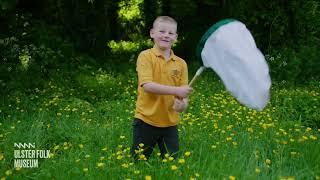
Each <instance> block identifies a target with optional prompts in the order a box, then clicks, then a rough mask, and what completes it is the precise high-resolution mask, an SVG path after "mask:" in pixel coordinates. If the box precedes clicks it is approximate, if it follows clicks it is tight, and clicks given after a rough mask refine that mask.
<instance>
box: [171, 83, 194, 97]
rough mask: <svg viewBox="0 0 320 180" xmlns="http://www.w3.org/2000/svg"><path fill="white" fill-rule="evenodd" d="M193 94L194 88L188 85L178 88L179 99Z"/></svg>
mask: <svg viewBox="0 0 320 180" xmlns="http://www.w3.org/2000/svg"><path fill="white" fill-rule="evenodd" d="M191 92H192V88H191V87H190V86H188V85H185V86H180V87H177V89H176V92H175V93H176V96H178V97H179V98H186V97H188V96H189V94H190V93H191Z"/></svg>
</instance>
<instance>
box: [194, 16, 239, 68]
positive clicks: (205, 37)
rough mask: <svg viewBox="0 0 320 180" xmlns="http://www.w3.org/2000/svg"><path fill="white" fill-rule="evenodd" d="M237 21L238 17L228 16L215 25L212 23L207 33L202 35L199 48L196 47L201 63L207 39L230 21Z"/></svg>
mask: <svg viewBox="0 0 320 180" xmlns="http://www.w3.org/2000/svg"><path fill="white" fill-rule="evenodd" d="M234 21H237V20H236V19H232V18H228V19H223V20H220V21H218V22H217V23H215V24H214V25H212V26H211V27H210V28H209V29H208V30H207V32H206V33H204V34H203V36H202V37H201V39H200V41H199V42H198V45H197V49H196V55H197V58H198V60H199V61H200V63H201V64H203V63H202V58H201V52H202V49H203V47H204V45H205V43H206V41H207V39H208V38H209V37H210V36H211V34H212V33H214V32H215V31H216V30H217V29H219V28H220V27H221V26H223V25H226V24H228V23H230V22H234Z"/></svg>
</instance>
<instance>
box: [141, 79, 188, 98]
mask: <svg viewBox="0 0 320 180" xmlns="http://www.w3.org/2000/svg"><path fill="white" fill-rule="evenodd" d="M142 86H143V88H144V91H146V92H148V93H153V94H161V95H174V96H177V97H180V98H186V97H188V95H189V94H190V93H191V92H192V88H191V87H190V86H188V85H184V86H179V87H177V86H167V85H162V84H159V83H155V82H148V83H145V84H143V85H142Z"/></svg>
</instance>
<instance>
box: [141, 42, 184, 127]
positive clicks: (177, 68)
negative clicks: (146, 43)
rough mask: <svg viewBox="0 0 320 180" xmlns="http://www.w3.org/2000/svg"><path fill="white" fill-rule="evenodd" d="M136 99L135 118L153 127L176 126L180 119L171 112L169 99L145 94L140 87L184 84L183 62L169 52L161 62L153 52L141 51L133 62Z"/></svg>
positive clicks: (160, 56)
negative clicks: (166, 57)
mask: <svg viewBox="0 0 320 180" xmlns="http://www.w3.org/2000/svg"><path fill="white" fill-rule="evenodd" d="M136 70H137V72H138V98H137V103H136V112H135V117H136V118H139V119H141V120H143V121H144V122H145V123H147V124H150V125H152V126H156V127H169V126H174V125H177V124H178V122H179V120H180V116H179V113H178V112H176V111H174V110H173V108H172V106H173V103H174V98H175V97H174V96H173V95H158V94H152V93H147V92H145V91H144V89H143V87H142V85H143V84H145V83H148V82H155V83H159V84H162V85H168V86H182V85H187V84H188V68H187V64H186V62H185V61H184V60H183V59H181V58H179V57H178V56H176V55H174V53H173V51H172V50H171V54H170V58H169V59H168V60H165V58H164V57H163V56H162V55H161V53H160V52H159V51H158V50H157V49H156V48H151V49H147V50H145V51H142V52H141V53H140V54H139V56H138V60H137V69H136Z"/></svg>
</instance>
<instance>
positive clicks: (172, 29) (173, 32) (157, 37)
mask: <svg viewBox="0 0 320 180" xmlns="http://www.w3.org/2000/svg"><path fill="white" fill-rule="evenodd" d="M177 36H178V35H177V25H176V24H174V23H170V22H165V21H158V22H156V23H155V24H154V26H153V28H152V29H151V30H150V37H151V38H153V41H154V43H155V45H156V46H157V47H158V48H160V49H161V50H170V49H171V46H172V44H173V43H174V42H175V41H176V40H177Z"/></svg>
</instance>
